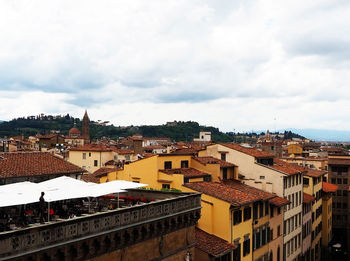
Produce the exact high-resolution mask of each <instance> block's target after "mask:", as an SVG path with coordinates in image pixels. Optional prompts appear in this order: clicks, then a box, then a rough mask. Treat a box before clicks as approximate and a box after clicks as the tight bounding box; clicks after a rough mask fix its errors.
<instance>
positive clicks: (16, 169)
mask: <svg viewBox="0 0 350 261" xmlns="http://www.w3.org/2000/svg"><path fill="white" fill-rule="evenodd" d="M83 172H86V171H85V170H83V169H82V168H79V167H78V166H76V165H74V164H72V163H69V162H67V161H65V160H63V159H60V158H58V157H55V156H53V155H52V154H51V153H48V152H7V153H0V178H14V177H27V176H37V175H58V174H62V175H64V174H74V173H83Z"/></svg>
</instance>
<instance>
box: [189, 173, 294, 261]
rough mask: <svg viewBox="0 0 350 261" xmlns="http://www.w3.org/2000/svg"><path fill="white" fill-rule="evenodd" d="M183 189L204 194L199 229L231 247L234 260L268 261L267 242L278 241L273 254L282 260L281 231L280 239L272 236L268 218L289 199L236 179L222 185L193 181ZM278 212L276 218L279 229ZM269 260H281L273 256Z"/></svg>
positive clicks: (270, 253) (279, 216) (268, 249)
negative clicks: (222, 240)
mask: <svg viewBox="0 0 350 261" xmlns="http://www.w3.org/2000/svg"><path fill="white" fill-rule="evenodd" d="M184 186H185V188H183V190H184V191H196V192H202V193H203V194H202V216H201V218H200V220H199V221H198V228H199V229H201V230H203V231H206V232H207V233H209V234H212V235H215V236H217V237H219V238H222V239H224V240H226V241H227V242H230V243H231V244H233V245H234V246H235V248H234V250H233V252H232V258H233V260H242V261H244V260H260V259H262V260H268V258H269V257H272V256H273V255H272V250H271V251H270V247H269V242H270V241H272V240H274V239H277V238H280V245H279V247H278V249H279V252H277V251H278V250H276V253H275V254H277V253H279V254H280V257H281V254H282V253H281V247H282V246H281V243H282V232H281V231H282V230H280V232H279V236H277V235H276V236H273V235H274V233H273V231H272V230H271V229H270V227H271V222H270V217H271V216H272V215H273V214H272V213H271V212H270V210H271V209H273V210H274V209H276V211H277V209H278V208H281V207H282V206H283V205H285V204H288V203H289V201H288V200H285V199H282V198H280V197H277V196H276V195H274V194H272V193H268V192H265V191H262V190H259V189H255V188H253V187H250V186H247V185H244V184H243V183H241V182H239V181H237V180H224V181H222V182H221V183H219V182H193V183H186V184H185V185H184ZM186 188H187V189H186ZM188 189H189V190H188ZM276 199H277V200H276ZM276 204H277V205H276ZM272 206H274V207H272ZM281 212H282V211H279V214H278V215H276V217H277V218H278V219H279V222H278V224H279V225H280V229H282V216H281ZM273 213H274V214H277V212H276V213H275V212H273ZM277 233H278V231H276V234H277ZM271 235H272V237H271ZM227 255H229V254H227ZM264 258H265V259H264ZM223 260H231V259H223ZM272 260H281V259H277V257H275V259H272Z"/></svg>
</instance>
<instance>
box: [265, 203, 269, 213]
mask: <svg viewBox="0 0 350 261" xmlns="http://www.w3.org/2000/svg"><path fill="white" fill-rule="evenodd" d="M268 214H269V203H268V202H265V216H266V215H268Z"/></svg>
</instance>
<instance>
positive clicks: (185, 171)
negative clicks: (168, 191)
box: [159, 168, 210, 178]
mask: <svg viewBox="0 0 350 261" xmlns="http://www.w3.org/2000/svg"><path fill="white" fill-rule="evenodd" d="M159 171H160V172H163V173H166V174H182V175H184V177H186V178H192V177H204V176H210V175H209V174H208V173H205V172H203V171H200V170H197V169H194V168H179V169H161V170H159Z"/></svg>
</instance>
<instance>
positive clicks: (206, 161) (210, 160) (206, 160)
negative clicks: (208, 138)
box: [194, 156, 236, 168]
mask: <svg viewBox="0 0 350 261" xmlns="http://www.w3.org/2000/svg"><path fill="white" fill-rule="evenodd" d="M194 159H195V160H196V161H198V162H200V163H202V164H204V165H206V164H220V167H222V168H224V167H234V166H236V165H234V164H232V163H230V162H227V161H225V160H221V159H217V158H214V157H211V156H206V157H194Z"/></svg>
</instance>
